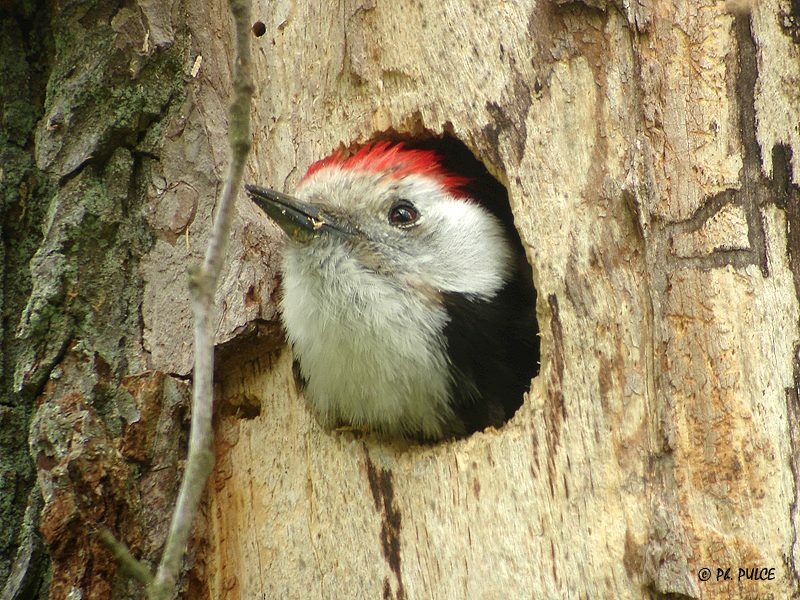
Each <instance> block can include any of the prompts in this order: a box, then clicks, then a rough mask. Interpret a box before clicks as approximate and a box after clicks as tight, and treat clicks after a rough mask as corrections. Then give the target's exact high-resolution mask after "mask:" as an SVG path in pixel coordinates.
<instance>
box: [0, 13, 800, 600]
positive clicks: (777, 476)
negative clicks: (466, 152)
mask: <svg viewBox="0 0 800 600" xmlns="http://www.w3.org/2000/svg"><path fill="white" fill-rule="evenodd" d="M3 6H4V8H3V9H2V11H3V12H2V13H1V14H0V114H2V117H3V118H2V131H0V169H2V171H0V173H2V174H1V175H0V182H2V183H1V184H0V185H1V187H2V205H1V206H2V231H3V238H2V245H0V257H2V269H3V271H2V275H3V284H2V290H1V291H2V295H1V296H0V308H1V309H2V322H1V324H2V329H1V330H0V334H1V335H2V365H1V366H2V403H0V590H2V592H1V593H0V597H2V598H3V600H5V599H6V598H26V597H31V596H36V595H39V596H42V597H46V596H47V595H48V594H49V595H50V597H52V598H65V597H84V598H93V599H94V598H127V597H132V596H134V597H135V596H136V594H138V593H139V591H138V590H137V589H136V587H135V586H134V585H133V584H131V583H129V582H127V581H126V580H125V578H124V577H123V576H122V574H121V573H119V572H118V569H117V568H116V565H115V564H114V563H113V561H112V560H111V556H110V554H109V553H108V552H107V551H106V550H105V549H104V548H103V547H102V546H101V545H100V544H99V542H98V540H97V538H96V536H95V534H94V532H95V530H96V528H97V527H98V526H103V527H107V528H109V529H111V530H112V532H113V533H114V534H115V535H117V537H119V538H120V539H122V540H123V541H126V542H127V543H128V544H129V545H130V546H131V547H132V549H133V551H134V554H135V555H136V556H137V557H141V558H142V559H143V560H145V561H146V562H149V563H151V564H152V561H154V560H155V559H157V557H158V555H159V552H160V548H161V544H162V543H163V540H164V536H165V532H166V526H167V517H168V513H169V511H168V507H170V506H171V503H172V501H173V498H174V493H175V490H176V488H177V485H176V482H177V479H178V477H179V475H180V473H181V462H180V461H181V458H182V456H183V452H184V448H185V431H186V422H187V414H186V413H187V410H188V408H187V407H188V402H187V401H188V388H189V385H190V382H189V381H188V379H189V377H188V376H189V375H190V373H189V370H190V368H191V359H192V355H191V315H190V306H189V295H188V289H187V281H188V278H187V275H186V271H187V267H188V265H189V264H190V263H191V262H192V261H193V260H196V259H197V257H198V256H199V255H200V253H201V252H202V249H203V247H204V245H205V240H206V235H207V231H208V228H209V223H210V218H211V214H212V210H213V203H214V200H215V198H216V197H217V195H218V192H219V188H220V186H221V177H222V174H223V173H224V170H225V165H226V161H227V150H226V148H227V144H226V141H225V135H226V122H225V121H226V111H227V104H228V101H229V98H230V93H231V85H230V73H231V70H232V65H231V63H230V60H231V59H230V57H231V54H230V48H231V46H232V38H231V23H230V18H229V14H228V8H227V5H226V3H225V2H223V1H222V0H213V1H210V2H207V3H204V4H203V5H202V6H201V5H191V4H186V3H184V2H183V1H182V0H172V1H169V2H153V1H152V0H136V1H130V2H110V3H109V2H99V1H95V2H92V1H83V2H72V3H67V2H59V3H47V4H45V3H35V2H25V1H22V0H20V1H19V2H15V3H14V2H11V3H6V4H4V5H3ZM254 17H255V18H256V19H258V20H260V21H262V22H263V24H264V25H265V31H266V33H265V34H264V35H263V36H260V37H258V38H256V39H255V40H254V53H255V55H256V61H257V62H256V78H257V81H256V87H257V97H256V99H255V103H254V109H253V110H254V112H253V117H254V125H255V126H254V129H255V138H254V143H255V145H254V151H253V157H252V161H251V167H250V169H251V172H250V174H249V176H248V179H250V180H252V181H254V182H256V183H259V184H263V185H270V186H273V187H276V188H278V189H287V190H289V189H291V188H292V186H293V185H294V184H295V183H296V182H297V180H298V179H299V177H300V176H301V174H302V172H303V170H304V168H305V166H306V165H308V164H309V163H310V162H311V161H312V160H314V159H317V158H319V157H321V156H323V155H325V154H327V153H329V152H330V151H331V150H332V149H334V148H335V147H337V146H338V145H340V144H344V145H348V144H350V143H353V142H363V141H366V140H368V139H370V138H371V137H372V136H374V135H376V134H378V133H381V132H385V131H388V130H394V131H395V132H397V133H399V134H402V135H421V134H431V133H433V134H439V133H443V132H446V133H448V134H450V135H453V136H455V137H457V138H459V139H460V140H462V141H463V142H464V143H466V144H467V145H468V146H469V147H470V149H471V150H472V151H473V152H474V153H475V154H476V155H477V156H478V157H479V158H480V159H481V160H483V161H484V162H485V163H486V164H487V166H489V168H490V169H491V170H492V171H493V172H494V173H495V174H496V175H497V176H498V178H500V179H501V180H502V181H503V182H504V183H505V184H506V185H507V187H508V191H509V196H510V201H511V204H512V209H513V211H514V214H515V218H516V223H517V226H518V228H519V230H520V234H521V237H522V240H523V243H524V244H525V246H526V248H527V250H528V256H529V259H530V262H531V265H532V267H533V272H534V276H535V283H536V286H537V290H538V292H539V306H538V307H537V308H538V313H539V323H540V328H541V333H542V368H541V372H540V374H539V376H538V377H537V378H536V379H535V380H534V382H533V385H532V389H531V392H530V394H529V395H528V397H527V398H526V401H525V404H524V405H523V407H522V409H521V410H520V411H519V413H518V414H517V415H516V416H515V417H514V419H513V420H512V421H511V422H510V423H508V424H507V425H505V426H504V427H503V428H502V429H501V430H499V431H488V432H485V433H479V434H476V435H474V436H472V437H470V438H469V439H466V440H462V441H457V442H447V443H442V444H438V445H434V446H424V447H420V446H413V445H411V446H409V445H403V444H389V443H385V442H381V441H379V440H376V439H374V438H372V437H369V436H364V435H361V434H357V433H353V432H333V433H330V432H325V431H322V430H320V428H319V427H318V426H317V424H316V422H315V421H314V419H313V418H312V417H311V416H310V414H309V413H308V411H307V410H306V408H305V407H304V404H303V400H302V397H301V395H300V394H299V393H298V391H297V389H296V386H295V383H294V380H293V376H292V364H291V356H290V352H289V350H288V349H287V348H286V347H285V345H284V344H283V342H282V337H281V334H280V331H279V329H278V328H277V326H276V320H275V317H276V313H275V299H276V295H277V294H276V290H277V280H276V277H275V266H276V264H277V263H276V259H277V252H278V248H279V236H278V234H277V232H276V230H275V229H274V228H273V227H272V226H271V225H270V224H269V223H268V222H267V221H266V219H265V218H264V217H263V216H262V215H260V214H258V212H257V211H256V210H254V209H253V208H252V206H251V205H249V204H248V203H247V201H244V200H243V201H241V202H240V203H239V204H238V213H239V214H238V217H237V221H236V223H235V226H234V228H235V233H234V236H233V239H232V243H231V251H230V264H229V265H228V267H227V270H226V272H225V273H224V275H223V283H222V290H221V292H220V294H219V300H220V303H221V310H220V317H219V327H218V331H217V340H218V342H219V344H220V351H219V356H218V364H219V368H218V373H217V377H218V383H219V385H218V407H217V421H216V429H217V440H216V454H217V465H216V469H215V473H214V475H213V476H212V483H211V485H210V486H209V498H208V501H207V503H206V505H205V514H204V518H203V519H202V522H198V524H197V531H196V534H197V536H198V538H199V539H200V541H199V542H198V543H197V544H195V550H196V552H194V553H193V554H192V556H191V557H190V560H189V562H188V565H189V566H190V567H192V569H193V570H192V572H191V576H190V577H188V578H186V580H185V581H184V582H183V585H184V589H185V590H186V593H187V595H188V596H189V597H192V598H199V597H209V598H242V599H247V598H258V597H280V598H282V597H287V598H307V597H354V596H360V597H369V598H372V597H393V598H422V597H434V598H453V597H463V598H473V597H480V598H486V597H490V598H491V597H535V598H576V597H589V598H647V597H665V598H666V597H669V598H681V597H687V598H729V597H741V598H750V597H759V598H760V597H767V596H768V595H769V594H772V595H773V597H775V598H784V597H791V596H797V595H800V548H798V542H797V530H798V528H799V527H800V515H798V508H797V507H798V493H799V492H798V490H800V426H798V418H800V399H799V397H800V309H799V308H798V306H799V304H798V298H800V129H798V125H797V124H798V123H799V122H800V92H799V91H798V90H800V6H798V3H797V2H796V1H794V0H762V1H761V2H759V3H757V4H755V5H754V6H752V7H750V6H749V5H748V4H746V3H738V4H734V3H728V4H725V3H722V2H716V1H714V2H712V1H708V2H706V1H701V2H697V1H695V0H691V1H690V0H686V1H685V2H677V3H676V2H671V1H670V2H667V1H661V0H658V1H657V0H638V1H637V2H632V1H628V0H617V1H611V0H608V1H606V0H587V1H586V2H574V3H573V2H539V3H533V2H524V1H523V2H515V3H510V2H507V3H485V2H474V3H468V2H464V1H455V0H452V1H451V0H435V1H433V0H416V1H414V2H410V1H406V0H400V1H398V2H385V3H384V2H382V3H376V2H369V1H358V0H346V1H343V2H339V3H323V2H286V1H278V2H269V3H267V2H257V3H256V4H255V6H254ZM255 30H256V31H258V28H256V29H255ZM265 156H268V157H269V161H268V162H267V161H265V160H263V159H262V157H265ZM704 567H707V568H710V569H711V570H712V574H711V580H710V581H706V582H703V581H701V580H700V579H699V577H698V573H699V571H700V569H701V568H704ZM754 567H766V568H773V569H774V575H773V577H774V578H773V579H771V580H766V581H749V580H745V579H741V580H740V579H739V577H738V569H739V568H754ZM717 568H722V569H725V568H730V569H731V571H730V577H731V579H730V580H725V579H722V580H719V581H718V580H717V576H716V575H717V572H716V569H717Z"/></svg>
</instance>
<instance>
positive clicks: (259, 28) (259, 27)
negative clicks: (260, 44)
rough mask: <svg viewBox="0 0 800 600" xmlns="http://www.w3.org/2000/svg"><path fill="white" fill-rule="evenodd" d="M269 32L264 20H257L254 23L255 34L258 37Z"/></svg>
mask: <svg viewBox="0 0 800 600" xmlns="http://www.w3.org/2000/svg"><path fill="white" fill-rule="evenodd" d="M265 33H267V26H266V25H264V23H263V22H262V21H256V22H255V23H253V35H254V36H256V37H261V36H262V35H264V34H265Z"/></svg>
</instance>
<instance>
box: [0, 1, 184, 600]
mask: <svg viewBox="0 0 800 600" xmlns="http://www.w3.org/2000/svg"><path fill="white" fill-rule="evenodd" d="M147 39H148V35H147V30H146V25H145V24H144V23H143V22H142V17H141V13H140V12H139V11H138V10H132V9H131V8H128V7H126V6H123V5H122V3H118V2H113V1H112V2H105V1H101V0H97V1H94V2H68V3H55V4H54V3H44V2H40V3H36V2H33V1H25V0H20V1H19V2H17V3H16V4H14V5H13V6H12V10H11V11H10V12H9V14H8V15H7V16H5V17H3V18H0V183H1V185H0V193H2V196H0V211H2V212H0V215H1V216H2V234H3V235H2V243H1V244H0V265H2V288H1V289H0V315H2V320H1V321H0V344H2V346H1V349H2V359H0V410H2V411H3V412H2V413H1V414H0V417H2V418H0V589H2V587H3V582H4V581H5V579H6V578H7V577H8V575H9V573H10V572H11V568H12V562H13V560H14V554H15V552H16V549H17V546H18V545H20V544H21V543H22V537H24V536H25V535H27V533H26V531H25V528H24V527H23V515H24V512H25V506H26V504H27V502H28V496H29V493H30V490H31V488H32V486H33V484H34V469H33V465H32V464H31V460H30V458H29V448H28V439H27V432H28V428H29V424H30V421H31V418H32V411H33V407H34V401H35V399H36V397H37V396H38V395H40V394H42V391H43V389H44V387H43V386H44V384H45V383H46V382H47V380H48V378H49V377H50V375H51V373H52V372H53V369H54V367H55V366H56V365H57V364H58V363H59V362H60V360H61V359H62V357H63V355H64V353H65V352H66V351H67V349H68V348H69V349H72V351H74V352H78V353H81V354H84V355H86V356H89V357H91V359H92V361H93V364H94V370H95V372H97V373H100V374H101V376H100V377H98V379H97V380H96V381H94V382H90V381H87V386H89V388H87V389H89V392H90V393H87V395H86V398H87V401H91V402H93V403H94V405H93V408H94V409H95V410H96V411H97V413H98V414H99V415H100V416H101V418H102V420H103V421H104V425H105V427H106V428H107V430H108V431H109V432H110V433H111V434H112V435H114V434H115V433H116V432H118V431H119V429H120V422H121V419H120V412H121V410H120V403H124V402H125V398H123V397H120V396H119V392H118V387H119V386H118V383H119V381H120V380H121V378H122V377H124V376H125V375H128V374H130V373H132V372H133V373H135V372H138V371H140V370H143V369H144V368H145V366H144V364H143V359H142V357H143V355H144V351H143V349H142V347H141V335H142V331H141V322H140V321H141V319H140V307H141V302H142V282H141V280H140V276H139V272H138V265H139V261H140V259H141V257H142V255H143V254H144V253H145V252H146V251H147V250H148V249H149V247H150V244H151V243H152V240H151V236H150V232H149V228H148V227H147V224H146V222H145V221H144V218H143V216H142V205H143V202H144V197H145V192H146V186H147V183H148V182H149V180H150V176H149V171H150V165H151V164H152V162H153V161H154V160H157V159H156V158H155V157H154V153H157V142H156V145H153V143H152V140H153V139H158V138H160V136H158V135H154V133H153V132H154V130H160V128H161V124H162V122H164V121H165V120H166V119H167V118H168V116H169V112H170V110H172V107H173V106H179V105H180V102H181V101H182V97H183V86H184V82H185V77H186V75H185V71H186V69H187V68H188V65H187V64H186V63H187V61H188V50H187V48H188V35H186V34H185V33H181V34H180V35H177V36H176V38H175V39H174V40H172V41H171V42H170V41H167V42H163V41H162V43H161V45H160V46H159V47H152V45H150V44H148V42H147ZM144 140H147V143H148V147H147V148H142V142H143V141H144ZM47 400H48V399H47V398H46V397H42V398H41V399H40V402H45V403H46V402H47ZM31 568H32V569H38V575H37V576H36V577H34V578H33V579H34V581H33V584H35V587H38V588H41V586H42V581H44V578H45V568H46V560H45V561H40V564H39V565H38V566H36V565H35V566H34V567H31ZM29 575H30V573H29ZM29 579H30V577H29ZM33 584H31V585H33ZM32 589H33V588H30V589H29V591H30V590H32Z"/></svg>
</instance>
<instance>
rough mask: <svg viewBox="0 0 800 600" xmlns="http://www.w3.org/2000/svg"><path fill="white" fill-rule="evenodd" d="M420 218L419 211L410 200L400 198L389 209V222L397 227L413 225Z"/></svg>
mask: <svg viewBox="0 0 800 600" xmlns="http://www.w3.org/2000/svg"><path fill="white" fill-rule="evenodd" d="M418 218H419V213H418V212H417V209H416V208H414V205H413V204H411V202H409V201H408V200H398V201H397V202H395V203H394V204H392V207H391V208H390V209H389V223H391V224H392V225H394V226H395V227H411V226H412V225H413V224H414V223H415V222H416V221H417V219H418Z"/></svg>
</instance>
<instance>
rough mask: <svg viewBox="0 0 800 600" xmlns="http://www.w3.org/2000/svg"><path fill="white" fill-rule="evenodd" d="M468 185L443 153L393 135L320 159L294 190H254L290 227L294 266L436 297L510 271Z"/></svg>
mask: <svg viewBox="0 0 800 600" xmlns="http://www.w3.org/2000/svg"><path fill="white" fill-rule="evenodd" d="M467 183H468V180H467V179H465V178H464V177H462V176H459V175H454V174H452V173H449V172H447V171H445V170H444V169H443V168H442V166H441V162H440V159H439V156H438V155H437V154H436V153H435V152H432V151H426V150H416V149H409V148H406V147H404V146H403V145H402V144H392V143H389V142H383V143H377V144H373V145H370V146H366V147H364V148H362V149H361V150H360V151H358V152H357V153H356V154H354V155H353V156H350V157H347V158H344V157H342V156H341V155H338V154H337V155H333V156H331V157H328V158H326V159H324V160H321V161H319V162H317V163H314V164H313V165H312V166H311V167H310V168H309V169H308V172H307V173H306V175H305V177H304V178H303V179H302V181H301V183H300V185H299V186H298V188H297V190H296V193H295V195H294V196H288V195H285V194H282V193H279V192H276V191H273V190H269V189H265V188H260V187H256V186H249V185H248V186H247V191H248V193H249V195H250V197H251V198H252V199H253V200H254V201H255V202H256V203H257V204H258V205H259V206H260V207H261V208H262V209H263V210H264V211H265V212H266V213H267V214H268V215H269V216H270V217H271V218H272V219H273V221H274V222H275V223H276V224H278V225H279V226H280V227H281V228H282V229H283V230H284V231H285V232H286V234H287V235H288V237H289V247H288V249H287V256H289V257H290V259H289V260H288V262H290V263H292V264H291V265H289V264H288V263H285V266H288V267H289V268H290V269H291V268H293V267H294V268H296V269H301V270H304V271H308V270H310V269H319V270H321V271H323V272H325V273H328V274H330V275H332V276H333V275H334V273H337V274H338V275H344V276H346V275H347V273H351V274H353V275H354V276H355V275H356V274H358V275H360V276H365V275H366V276H367V277H366V279H368V278H369V277H371V278H375V279H382V280H384V281H385V282H389V283H391V284H393V285H396V286H400V287H402V288H405V289H412V290H416V291H417V292H418V293H420V294H426V295H429V296H430V295H435V294H436V293H438V292H443V291H444V292H453V293H459V294H466V295H474V296H479V297H491V296H492V295H493V294H494V293H495V292H496V291H497V289H499V288H500V287H501V286H502V284H503V282H504V281H505V280H506V279H507V277H508V274H509V269H510V261H511V256H510V253H511V251H510V248H509V245H508V242H507V240H506V235H505V231H504V229H503V226H502V225H501V223H500V222H499V220H498V219H497V218H496V217H495V216H494V215H492V214H491V213H490V212H489V211H488V210H486V209H485V208H483V207H482V206H481V205H480V204H478V203H477V202H475V201H474V200H473V199H471V198H469V197H468V196H467V195H466V193H465V192H464V189H465V186H466V184H467ZM337 279H338V280H339V281H340V282H341V281H342V280H341V278H339V277H337ZM360 279H361V280H362V281H363V280H364V279H365V277H360Z"/></svg>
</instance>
